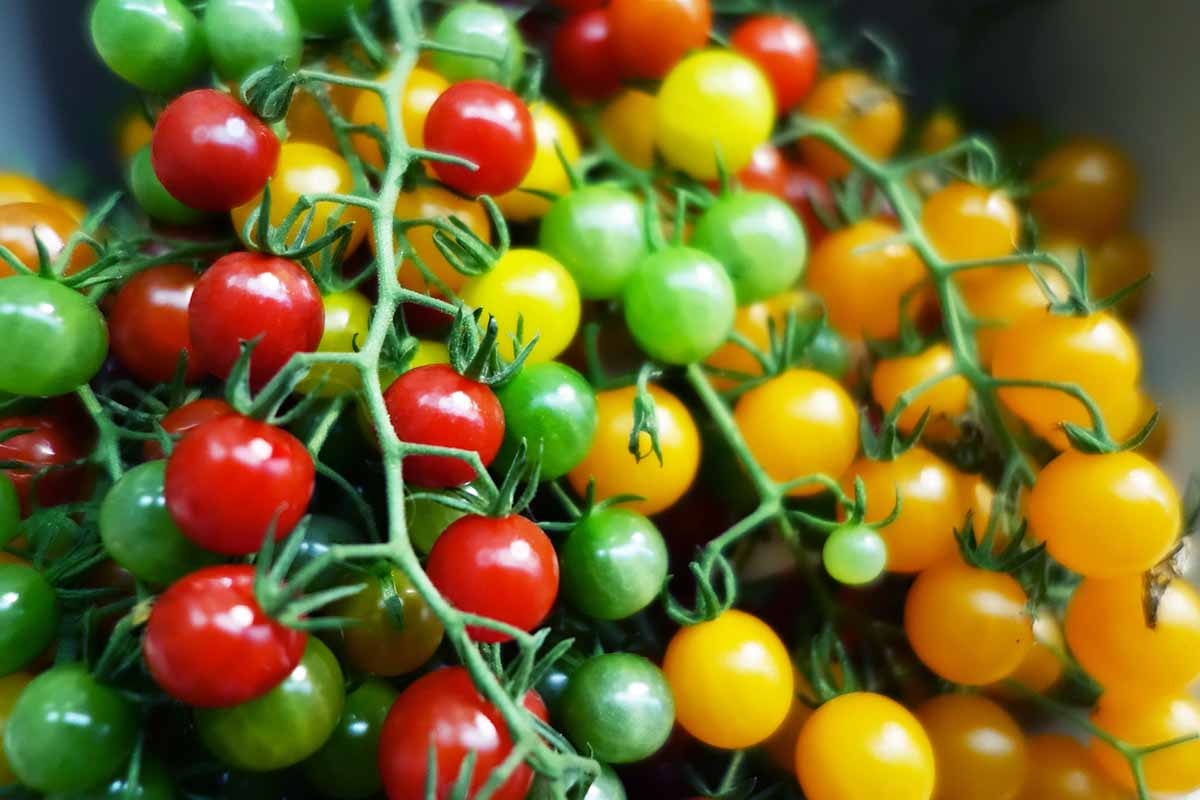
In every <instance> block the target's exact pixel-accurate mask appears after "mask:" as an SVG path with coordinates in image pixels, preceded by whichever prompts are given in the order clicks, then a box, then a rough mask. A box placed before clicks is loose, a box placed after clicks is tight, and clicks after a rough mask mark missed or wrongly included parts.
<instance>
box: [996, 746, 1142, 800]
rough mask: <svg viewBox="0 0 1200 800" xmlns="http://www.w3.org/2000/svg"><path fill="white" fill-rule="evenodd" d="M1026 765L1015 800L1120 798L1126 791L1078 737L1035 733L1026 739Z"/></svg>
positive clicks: (1112, 799) (1114, 799) (1105, 799)
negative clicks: (1103, 768) (1099, 763)
mask: <svg viewBox="0 0 1200 800" xmlns="http://www.w3.org/2000/svg"><path fill="white" fill-rule="evenodd" d="M1025 749H1026V752H1027V753H1028V754H1029V769H1028V771H1027V773H1026V776H1025V784H1024V786H1023V787H1022V788H1021V793H1020V794H1019V795H1018V798H1019V800H1123V798H1126V797H1127V796H1128V795H1126V794H1125V792H1124V791H1123V790H1122V789H1121V788H1120V787H1118V786H1117V785H1116V784H1114V783H1112V782H1111V781H1110V780H1109V779H1108V778H1107V777H1106V776H1105V775H1104V774H1103V773H1102V772H1100V770H1099V768H1098V766H1097V764H1096V763H1095V761H1094V760H1093V759H1092V757H1091V755H1090V754H1089V753H1088V751H1087V748H1086V747H1084V746H1083V745H1082V744H1080V743H1079V742H1078V740H1076V739H1074V738H1072V737H1070V736H1064V735H1062V734H1057V733H1039V734H1037V735H1036V736H1030V737H1029V739H1028V741H1027V742H1026V747H1025Z"/></svg>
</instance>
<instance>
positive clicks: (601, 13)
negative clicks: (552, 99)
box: [550, 8, 621, 101]
mask: <svg viewBox="0 0 1200 800" xmlns="http://www.w3.org/2000/svg"><path fill="white" fill-rule="evenodd" d="M550 58H551V63H552V64H553V65H554V77H555V78H556V79H557V80H558V83H559V84H560V85H561V86H562V87H563V88H564V89H566V90H567V92H568V93H569V94H570V95H571V96H572V97H573V98H575V99H576V100H582V101H589V100H604V99H606V98H608V97H611V96H612V95H614V94H616V93H617V90H618V89H620V88H621V73H620V72H619V70H618V67H617V53H616V48H615V47H614V46H613V35H612V22H611V21H610V20H609V16H608V11H607V10H606V9H603V8H595V9H592V10H590V11H583V12H580V13H578V14H573V15H572V16H570V17H567V19H566V21H564V22H563V24H562V25H560V26H559V28H558V30H557V31H555V33H554V42H553V45H552V49H551V56H550Z"/></svg>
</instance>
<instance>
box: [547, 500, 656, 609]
mask: <svg viewBox="0 0 1200 800" xmlns="http://www.w3.org/2000/svg"><path fill="white" fill-rule="evenodd" d="M562 571H563V581H562V583H563V592H564V594H566V596H567V599H568V600H570V602H571V605H573V606H574V607H575V608H577V609H579V610H580V611H582V612H583V613H585V614H587V615H588V616H589V617H593V618H595V619H625V618H626V617H630V616H633V615H634V614H636V613H637V612H639V611H641V610H642V609H643V608H645V607H646V606H648V605H650V603H652V602H654V600H655V598H657V597H658V596H659V594H660V593H661V592H662V588H663V585H664V584H665V583H666V580H667V545H666V543H665V542H664V541H663V538H662V534H661V533H659V532H658V528H656V527H655V526H654V523H653V522H651V521H650V520H648V519H646V518H645V517H643V516H642V515H641V514H639V513H637V512H636V511H630V510H629V509H627V508H621V507H619V506H616V507H609V508H602V509H600V510H598V511H596V510H593V511H590V512H589V513H588V514H587V516H585V517H584V518H583V519H582V520H580V521H579V523H578V524H576V526H575V527H574V528H572V529H571V533H570V535H569V536H568V537H567V541H566V544H564V545H563V546H562Z"/></svg>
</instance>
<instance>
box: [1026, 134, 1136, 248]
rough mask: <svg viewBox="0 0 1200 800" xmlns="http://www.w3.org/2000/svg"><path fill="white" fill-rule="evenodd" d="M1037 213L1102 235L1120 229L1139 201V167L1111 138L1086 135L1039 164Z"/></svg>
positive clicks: (1048, 221) (1060, 226)
mask: <svg viewBox="0 0 1200 800" xmlns="http://www.w3.org/2000/svg"><path fill="white" fill-rule="evenodd" d="M1030 185H1032V186H1033V187H1035V188H1036V192H1035V193H1034V195H1033V197H1032V198H1031V199H1030V204H1031V205H1032V207H1033V213H1034V214H1035V215H1036V216H1037V218H1038V219H1039V220H1040V221H1041V222H1042V224H1043V225H1045V226H1046V227H1048V228H1053V229H1055V230H1059V231H1065V232H1067V233H1073V234H1075V235H1077V236H1080V237H1082V238H1084V239H1086V240H1089V241H1097V240H1099V239H1102V238H1104V237H1105V236H1109V235H1111V234H1113V233H1116V232H1117V230H1119V229H1120V227H1121V226H1122V224H1123V223H1124V222H1125V219H1126V218H1127V217H1128V216H1129V209H1130V208H1131V207H1132V206H1133V198H1134V194H1135V193H1136V191H1137V173H1136V172H1135V170H1134V168H1133V164H1131V163H1130V162H1129V159H1128V158H1126V156H1125V154H1124V153H1122V152H1121V151H1120V150H1118V149H1117V148H1115V147H1113V146H1112V145H1111V144H1108V143H1107V142H1102V141H1099V140H1097V139H1091V138H1086V137H1080V138H1077V139H1073V140H1071V141H1068V142H1066V143H1064V144H1062V145H1060V146H1059V147H1057V148H1055V149H1054V150H1053V151H1052V152H1050V153H1049V154H1048V155H1047V156H1046V157H1045V158H1043V159H1042V160H1041V161H1039V162H1038V163H1037V165H1036V166H1035V167H1034V170H1033V175H1032V177H1031V178H1030Z"/></svg>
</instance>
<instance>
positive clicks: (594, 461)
mask: <svg viewBox="0 0 1200 800" xmlns="http://www.w3.org/2000/svg"><path fill="white" fill-rule="evenodd" d="M650 395H651V397H653V398H654V412H655V419H656V420H657V422H658V443H659V447H660V448H661V450H662V456H663V459H662V464H659V462H658V459H657V458H656V457H655V456H654V454H653V453H651V451H650V435H649V434H647V433H642V434H641V436H640V437H639V439H638V442H639V446H640V448H641V452H642V453H650V455H649V456H647V457H645V458H643V459H642V460H641V461H638V460H636V459H635V458H634V457H633V454H632V453H630V452H629V433H630V431H632V430H633V401H634V398H635V397H636V396H637V390H636V388H634V387H625V388H622V389H610V390H608V391H603V392H598V393H597V394H596V438H595V439H594V440H593V441H592V449H591V450H589V451H588V454H587V456H585V457H584V459H583V461H581V462H580V463H579V465H578V466H576V467H575V469H573V470H571V472H570V473H569V474H568V476H567V477H568V479H569V480H570V481H571V486H573V487H574V488H575V491H576V492H577V493H579V494H580V495H582V494H583V493H584V492H585V491H586V490H587V486H588V482H589V481H591V480H593V479H594V480H595V481H596V499H597V500H603V499H604V498H606V497H615V496H617V495H620V494H635V495H638V496H640V497H641V498H642V499H641V500H637V501H634V502H631V503H626V504H625V507H627V508H632V509H633V510H635V511H638V512H640V513H642V514H656V513H658V512H659V511H662V510H663V509H665V508H668V507H669V506H671V505H673V504H674V503H675V501H676V500H678V499H679V498H680V497H682V496H683V494H684V492H686V491H687V490H688V488H689V487H690V486H691V485H692V481H694V480H695V479H696V472H697V470H698V469H699V468H700V432H699V431H698V430H697V428H696V423H695V422H694V421H692V415H691V413H689V412H688V410H687V407H686V406H684V405H683V403H681V402H679V399H678V398H676V397H675V395H673V394H671V393H670V392H668V391H667V390H666V389H662V388H660V387H658V386H651V387H650Z"/></svg>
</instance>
